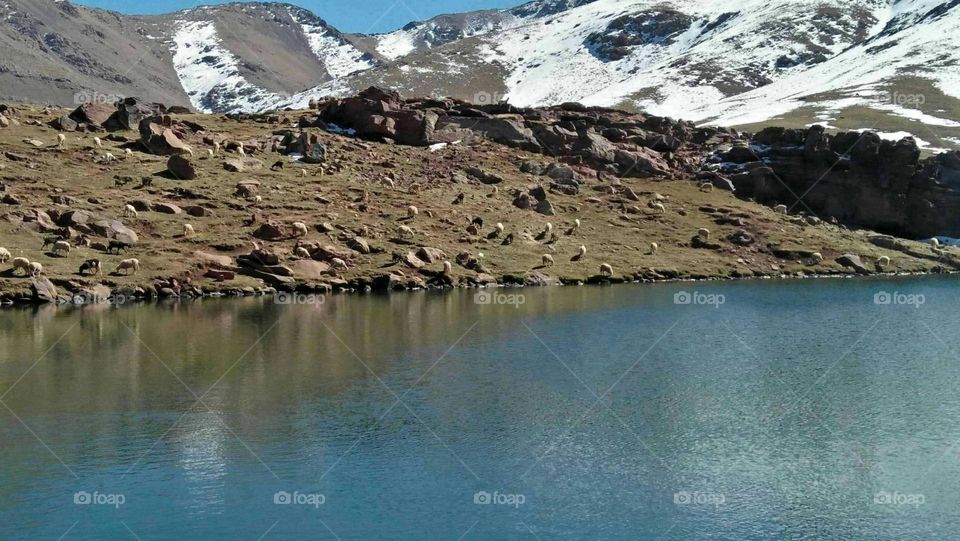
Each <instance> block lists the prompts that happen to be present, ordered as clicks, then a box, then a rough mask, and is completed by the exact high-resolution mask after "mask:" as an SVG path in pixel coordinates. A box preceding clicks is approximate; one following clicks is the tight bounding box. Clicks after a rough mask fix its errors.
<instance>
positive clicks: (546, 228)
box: [543, 222, 553, 237]
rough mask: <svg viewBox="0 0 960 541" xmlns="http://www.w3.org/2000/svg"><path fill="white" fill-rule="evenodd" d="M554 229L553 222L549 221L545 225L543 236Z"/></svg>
mask: <svg viewBox="0 0 960 541" xmlns="http://www.w3.org/2000/svg"><path fill="white" fill-rule="evenodd" d="M552 231H553V224H552V223H550V222H547V225H545V226H543V236H544V237H546V236H547V235H549V234H550V233H551V232H552Z"/></svg>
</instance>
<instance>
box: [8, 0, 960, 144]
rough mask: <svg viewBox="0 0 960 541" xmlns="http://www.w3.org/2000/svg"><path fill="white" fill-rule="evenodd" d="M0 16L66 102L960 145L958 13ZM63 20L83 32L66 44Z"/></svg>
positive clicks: (24, 8)
mask: <svg viewBox="0 0 960 541" xmlns="http://www.w3.org/2000/svg"><path fill="white" fill-rule="evenodd" d="M64 6H69V8H66V7H64ZM4 10H6V15H5V16H4ZM0 17H4V18H5V19H6V20H7V21H9V22H10V24H8V25H7V27H8V28H5V29H3V32H2V33H0V42H2V41H3V40H4V39H8V40H10V41H11V47H9V48H8V47H6V46H5V47H4V49H5V52H3V53H0V64H3V65H0V81H2V80H4V79H3V78H4V77H8V74H10V73H13V72H15V73H18V74H20V75H26V76H27V78H29V77H31V76H34V77H35V78H36V80H37V81H43V83H44V84H46V85H49V81H50V80H51V79H53V80H58V79H56V76H51V75H50V74H49V73H48V72H49V71H51V70H50V69H49V68H47V67H46V66H42V65H41V66H42V68H37V69H34V70H33V71H31V69H29V68H26V69H25V68H23V66H21V65H17V63H18V61H21V63H22V64H23V65H27V66H30V67H33V66H35V65H37V64H36V63H35V62H34V59H35V58H44V59H45V60H51V59H52V60H53V61H54V63H58V66H57V67H58V68H60V69H59V71H57V74H58V75H59V76H60V79H59V80H62V81H63V83H62V85H63V86H64V87H66V88H70V84H69V82H70V81H73V80H75V79H73V78H70V77H65V76H64V75H63V74H64V73H66V72H67V71H68V70H69V69H74V70H77V71H80V72H81V75H83V77H80V78H77V79H76V80H77V81H78V82H79V83H80V85H78V86H79V87H80V88H79V89H92V90H97V89H98V88H101V89H106V91H109V89H110V88H114V87H124V85H126V86H128V87H131V89H130V90H129V91H130V92H132V91H139V90H141V89H142V94H145V96H146V97H153V96H155V95H156V96H162V97H164V98H165V99H166V100H167V101H169V99H170V96H171V95H178V96H181V97H185V99H183V100H182V101H186V102H188V103H189V104H190V105H192V106H193V107H194V108H196V109H199V110H205V111H222V112H227V111H252V110H265V109H270V108H278V107H287V106H291V107H300V106H304V105H306V103H307V102H308V101H309V100H310V99H312V98H318V97H323V96H329V95H336V96H340V95H346V94H352V93H355V92H357V91H358V90H361V89H363V88H366V87H368V86H371V85H378V86H383V87H387V88H391V89H395V90H398V91H400V92H401V93H403V94H406V95H432V94H433V95H448V96H453V97H457V98H462V99H468V100H472V101H478V102H484V101H508V102H510V103H511V104H514V105H517V106H532V105H548V104H555V103H561V102H567V101H579V102H582V103H584V104H587V105H602V106H612V107H620V108H625V109H645V110H648V111H650V112H653V113H656V114H662V115H669V116H674V117H681V118H686V119H690V120H694V121H697V122H701V123H716V124H724V125H732V126H746V127H753V126H757V125H762V124H765V123H771V122H773V123H778V124H784V125H788V126H803V125H807V124H811V123H814V122H819V123H823V124H828V125H829V126H833V127H837V128H842V129H866V128H877V129H879V130H880V131H881V132H884V136H885V137H891V138H893V137H898V136H900V135H903V134H904V133H912V134H913V135H914V136H916V137H917V138H918V139H919V140H920V142H921V144H924V145H927V146H929V147H931V148H934V147H939V148H943V147H953V146H957V145H958V144H960V122H958V121H960V101H958V98H960V95H958V94H960V90H958V88H960V86H958V85H957V84H955V83H956V82H957V79H960V58H958V56H960V53H958V52H957V47H956V45H957V44H958V41H960V38H958V37H957V36H960V2H958V1H957V0H541V1H535V2H530V3H527V4H523V5H521V6H519V7H516V8H512V9H504V10H486V11H478V12H471V13H462V14H453V15H443V16H439V17H435V18H433V19H430V20H428V21H420V22H414V23H411V24H409V25H407V26H406V27H404V28H402V29H400V30H397V31H395V32H391V33H388V34H381V35H356V34H344V33H341V32H339V31H338V30H337V29H335V28H333V27H332V26H330V25H328V24H327V23H326V22H324V21H323V20H321V19H320V18H318V17H316V16H315V15H314V14H312V13H310V12H309V11H307V10H304V9H302V8H298V7H295V6H292V5H287V4H278V3H244V4H225V5H219V6H215V7H201V8H196V9H191V10H187V11H182V12H178V13H174V14H171V15H168V16H162V17H123V16H120V15H117V14H113V13H108V12H103V11H98V10H90V9H84V8H76V7H74V6H71V5H69V4H68V3H66V2H55V1H54V0H3V1H2V2H0ZM71 18H74V19H76V24H77V26H79V27H81V28H86V29H87V30H80V29H78V31H77V34H78V35H76V36H73V35H71V34H70V32H69V26H70V24H69V22H70V19H71ZM98 25H99V26H98ZM90 26H94V27H96V28H97V32H100V34H102V35H103V36H106V37H105V38H104V39H101V40H100V42H101V43H102V44H103V45H106V46H107V47H115V48H127V49H133V50H134V53H133V54H134V55H136V56H139V57H141V58H144V59H146V60H145V61H146V62H149V64H150V66H151V69H150V70H149V73H148V74H146V75H145V74H143V73H142V72H143V71H144V70H143V69H141V68H142V64H143V63H144V61H140V62H133V61H132V60H131V61H130V62H133V64H134V65H133V66H131V67H130V74H124V73H123V72H124V70H123V69H120V68H123V66H118V67H117V69H114V70H107V69H99V70H98V69H96V68H97V67H98V66H100V65H101V64H103V62H102V61H101V60H100V59H99V57H98V56H97V55H98V54H99V52H98V51H96V50H93V51H91V49H93V48H94V47H96V46H97V45H98V43H97V40H96V39H94V40H93V43H88V42H89V41H90V39H89V37H90V35H91V32H90V30H89V27H90ZM99 27H105V28H103V29H102V30H101V29H99ZM49 30H55V31H54V32H49ZM45 31H46V33H45ZM97 32H93V36H94V37H96V36H97V35H99V34H97ZM115 35H117V36H120V37H123V38H124V39H125V40H126V41H122V40H120V39H116V40H113V39H112V38H113V36H115ZM24 43H27V44H29V45H30V46H31V47H32V48H33V49H31V48H30V47H28V48H27V49H26V50H27V51H28V52H29V53H30V55H32V57H30V58H28V57H26V56H25V54H26V53H23V52H21V51H22V50H24ZM0 44H2V43H0ZM3 45H6V44H3ZM84 55H86V57H85V56H84ZM87 57H89V58H87ZM11 64H13V65H12V66H11ZM61 64H65V66H60V65H61ZM2 68H6V69H2ZM11 68H13V69H12V70H11ZM34 71H35V72H36V73H33V72H34ZM114 72H115V73H114ZM131 74H133V75H131ZM120 75H123V76H122V77H121V76H120ZM134 75H136V76H134ZM125 78H126V79H129V82H127V81H126V80H125ZM19 80H20V81H21V83H20V84H21V85H22V84H23V83H22V81H23V77H19ZM171 80H173V81H176V83H177V87H178V88H170V81H171ZM97 84H99V85H100V86H99V87H98V86H96V85H97ZM160 89H162V91H160ZM101 91H102V92H103V91H104V90H101ZM127 91H128V90H126V89H124V92H127ZM19 95H28V94H19ZM41 95H43V94H41Z"/></svg>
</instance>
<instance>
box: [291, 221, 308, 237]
mask: <svg viewBox="0 0 960 541" xmlns="http://www.w3.org/2000/svg"><path fill="white" fill-rule="evenodd" d="M309 232H310V230H309V229H307V224H305V223H303V222H293V234H294V235H296V236H298V237H306V236H307V233H309Z"/></svg>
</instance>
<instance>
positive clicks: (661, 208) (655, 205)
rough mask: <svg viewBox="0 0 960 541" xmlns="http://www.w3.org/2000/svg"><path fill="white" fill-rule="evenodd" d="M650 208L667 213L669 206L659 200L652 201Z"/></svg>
mask: <svg viewBox="0 0 960 541" xmlns="http://www.w3.org/2000/svg"><path fill="white" fill-rule="evenodd" d="M650 208H652V209H653V210H655V211H657V212H659V213H660V214H666V213H667V207H665V206H663V203H660V202H659V201H654V202H653V203H650Z"/></svg>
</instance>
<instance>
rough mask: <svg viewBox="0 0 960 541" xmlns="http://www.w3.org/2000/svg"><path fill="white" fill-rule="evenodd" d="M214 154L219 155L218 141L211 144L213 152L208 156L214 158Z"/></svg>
mask: <svg viewBox="0 0 960 541" xmlns="http://www.w3.org/2000/svg"><path fill="white" fill-rule="evenodd" d="M216 154H220V142H219V141H214V142H213V151H212V152H211V154H210V156H214V155H216Z"/></svg>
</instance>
